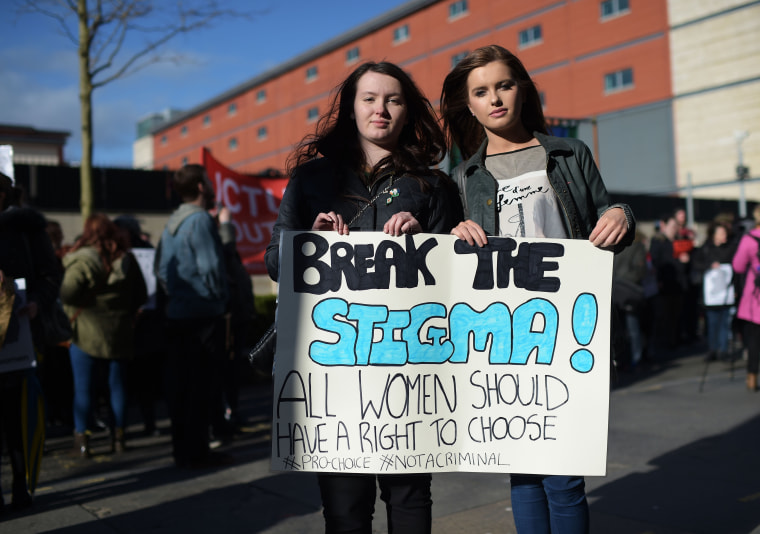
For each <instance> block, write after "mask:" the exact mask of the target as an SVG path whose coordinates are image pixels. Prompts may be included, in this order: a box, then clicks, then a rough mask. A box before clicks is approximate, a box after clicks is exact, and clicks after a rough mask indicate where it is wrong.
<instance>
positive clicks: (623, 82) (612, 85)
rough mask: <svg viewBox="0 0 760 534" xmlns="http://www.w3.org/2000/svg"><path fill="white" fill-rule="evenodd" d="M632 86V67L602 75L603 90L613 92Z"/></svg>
mask: <svg viewBox="0 0 760 534" xmlns="http://www.w3.org/2000/svg"><path fill="white" fill-rule="evenodd" d="M631 87H633V69H623V70H619V71H616V72H611V73H609V74H605V75H604V92H605V93H614V92H617V91H622V90H624V89H630V88H631Z"/></svg>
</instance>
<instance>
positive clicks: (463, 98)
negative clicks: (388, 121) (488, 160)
mask: <svg viewBox="0 0 760 534" xmlns="http://www.w3.org/2000/svg"><path fill="white" fill-rule="evenodd" d="M494 61H502V62H504V64H505V65H506V66H507V67H509V72H510V73H511V74H512V78H514V81H515V83H517V86H518V87H519V88H520V90H521V91H522V93H523V96H524V98H525V103H524V104H523V107H522V111H521V112H520V119H521V120H522V123H523V126H525V128H526V129H527V130H528V132H531V133H532V132H541V133H548V132H549V131H548V129H547V127H546V119H545V118H544V110H543V108H542V106H541V97H540V96H539V94H538V89H536V84H535V83H534V82H533V80H532V79H531V77H530V75H529V74H528V71H527V70H526V69H525V66H524V65H523V64H522V62H521V61H520V60H519V59H518V58H517V56H515V55H514V54H513V53H512V52H510V51H509V50H507V49H506V48H503V47H501V46H499V45H488V46H483V47H481V48H478V49H477V50H474V51H473V52H471V53H469V54H468V55H467V57H465V58H464V59H463V60H461V61H460V62H459V63H457V65H456V67H454V68H453V69H452V71H451V72H449V74H448V76H446V79H445V80H444V82H443V89H442V90H441V115H442V117H443V128H444V130H445V132H446V140H447V142H448V146H449V147H450V148H452V147H454V146H457V147H459V150H461V152H462V156H463V157H464V158H465V159H467V158H469V157H470V156H472V155H473V154H474V153H475V152H477V150H478V148H479V147H480V145H481V143H482V142H483V139H485V136H486V134H485V130H484V129H483V126H482V125H481V124H480V123H479V122H478V120H477V119H476V118H475V117H473V116H472V113H471V112H470V109H469V108H468V107H467V104H468V98H467V78H468V76H469V75H470V73H471V72H472V71H473V70H475V69H477V68H479V67H485V66H486V65H488V64H489V63H492V62H494Z"/></svg>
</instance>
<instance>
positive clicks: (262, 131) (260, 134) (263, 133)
mask: <svg viewBox="0 0 760 534" xmlns="http://www.w3.org/2000/svg"><path fill="white" fill-rule="evenodd" d="M256 137H257V138H258V140H259V141H263V140H265V139H266V138H267V127H266V126H262V127H260V128H259V129H258V131H257V132H256Z"/></svg>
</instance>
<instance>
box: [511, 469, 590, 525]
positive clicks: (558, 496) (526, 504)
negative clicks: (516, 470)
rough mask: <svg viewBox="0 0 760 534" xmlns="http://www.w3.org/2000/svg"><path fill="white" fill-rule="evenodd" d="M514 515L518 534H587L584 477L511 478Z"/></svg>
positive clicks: (587, 516) (538, 476) (534, 476)
mask: <svg viewBox="0 0 760 534" xmlns="http://www.w3.org/2000/svg"><path fill="white" fill-rule="evenodd" d="M511 484H512V513H513V515H514V518H515V526H516V527H517V532H518V533H519V534H549V533H553V534H586V533H587V532H588V531H589V512H588V501H586V482H585V481H584V479H583V477H576V476H572V477H571V476H561V475H548V476H541V475H512V476H511Z"/></svg>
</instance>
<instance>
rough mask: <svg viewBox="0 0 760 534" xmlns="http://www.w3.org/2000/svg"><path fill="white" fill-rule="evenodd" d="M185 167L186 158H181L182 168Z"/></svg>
mask: <svg viewBox="0 0 760 534" xmlns="http://www.w3.org/2000/svg"><path fill="white" fill-rule="evenodd" d="M185 165H187V156H185V157H184V158H182V166H183V167H184V166H185Z"/></svg>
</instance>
